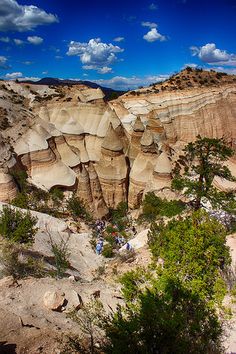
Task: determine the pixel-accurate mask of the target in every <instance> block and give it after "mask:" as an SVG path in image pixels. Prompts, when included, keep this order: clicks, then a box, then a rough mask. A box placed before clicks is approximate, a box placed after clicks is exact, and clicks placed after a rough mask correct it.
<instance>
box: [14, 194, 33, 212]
mask: <svg viewBox="0 0 236 354" xmlns="http://www.w3.org/2000/svg"><path fill="white" fill-rule="evenodd" d="M11 204H12V205H14V206H16V207H18V208H21V209H28V208H29V197H28V194H26V193H22V192H20V193H18V194H17V196H16V197H15V198H14V199H13V200H12V201H11Z"/></svg>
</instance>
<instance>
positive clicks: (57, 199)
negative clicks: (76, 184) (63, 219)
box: [50, 187, 64, 204]
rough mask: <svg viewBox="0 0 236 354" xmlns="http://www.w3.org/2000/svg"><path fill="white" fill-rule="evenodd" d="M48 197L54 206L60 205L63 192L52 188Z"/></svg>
mask: <svg viewBox="0 0 236 354" xmlns="http://www.w3.org/2000/svg"><path fill="white" fill-rule="evenodd" d="M50 195H51V198H52V200H53V202H54V203H55V204H60V203H61V202H62V201H63V199H64V193H63V191H62V190H61V189H59V188H57V187H53V188H52V189H51V190H50Z"/></svg>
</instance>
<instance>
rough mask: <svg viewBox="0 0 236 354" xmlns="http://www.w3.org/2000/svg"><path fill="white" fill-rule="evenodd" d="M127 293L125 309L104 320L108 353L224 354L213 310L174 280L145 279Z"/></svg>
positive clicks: (105, 350) (164, 278) (120, 308)
mask: <svg viewBox="0 0 236 354" xmlns="http://www.w3.org/2000/svg"><path fill="white" fill-rule="evenodd" d="M131 280H132V279H131ZM131 280H130V281H131ZM138 281H139V280H138V279H134V281H133V283H134V284H135V285H136V284H137V283H138ZM147 284H148V285H147ZM145 285H146V286H145ZM128 286H130V285H128ZM125 290H126V287H125ZM132 290H133V291H132ZM123 294H124V289H123ZM127 294H128V298H127V297H126V295H125V294H124V299H125V306H123V307H121V306H119V307H118V308H117V311H116V312H114V313H112V314H111V315H110V316H107V317H105V318H104V322H103V329H104V330H105V334H106V340H107V342H106V343H105V348H103V351H104V352H105V353H106V354H123V353H130V354H136V353H140V354H141V353H150V354H151V353H152V354H154V353H166V354H172V353H175V354H183V353H191V354H195V353H198V354H205V353H215V354H219V353H223V348H222V342H221V340H222V326H221V324H220V321H219V319H218V317H217V313H216V311H215V309H213V308H212V307H211V306H209V304H208V302H207V301H206V300H204V299H201V298H200V297H199V296H198V294H197V293H193V292H192V291H191V290H190V289H188V287H186V285H185V283H184V282H183V281H180V280H179V279H178V277H177V275H172V276H170V275H166V274H163V275H161V276H159V278H158V279H155V280H151V281H148V283H147V280H146V281H144V282H143V283H141V287H138V289H137V286H134V287H133V288H132V289H131V291H128V293H127ZM131 294H132V297H131Z"/></svg>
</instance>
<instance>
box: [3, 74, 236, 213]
mask: <svg viewBox="0 0 236 354" xmlns="http://www.w3.org/2000/svg"><path fill="white" fill-rule="evenodd" d="M203 74H204V75H208V76H209V75H210V74H209V73H208V74H205V72H203ZM203 74H202V75H203ZM183 75H185V76H186V77H189V79H188V80H189V81H186V80H182V81H183V82H184V84H185V86H183V85H182V84H181V85H182V86H180V84H179V82H181V80H180V79H179V78H180V77H181V75H180V74H179V76H177V77H178V78H177V79H176V77H175V78H174V79H173V78H172V79H171V80H169V81H167V82H165V83H162V84H159V85H153V86H152V87H150V88H148V89H141V90H137V91H132V92H129V93H127V94H125V95H123V96H121V97H119V98H118V99H116V100H114V101H111V102H105V101H104V94H103V93H102V91H101V90H100V89H91V88H88V87H86V86H83V85H75V86H64V87H54V86H50V87H48V86H44V85H41V86H39V85H27V84H17V83H13V82H2V83H1V87H0V107H1V112H0V113H1V114H0V115H1V116H0V127H1V141H0V150H1V154H0V155H1V156H0V200H1V201H4V202H5V201H9V200H10V199H12V198H14V197H15V195H16V193H17V185H16V183H15V181H14V179H13V178H12V176H11V172H12V171H14V169H15V168H16V166H17V168H21V169H25V170H26V171H27V174H28V177H29V179H30V181H31V182H32V183H33V184H34V185H36V186H38V187H40V188H42V189H45V190H49V189H50V188H52V187H53V186H59V187H62V188H64V189H70V190H74V191H76V193H77V194H78V195H79V196H80V197H81V198H82V199H84V200H85V201H87V203H88V205H89V206H90V207H91V209H92V210H93V211H94V212H95V213H96V214H97V215H98V216H102V215H104V214H106V213H107V210H108V208H109V207H112V208H114V207H116V206H117V205H118V203H119V202H121V201H129V205H130V207H135V206H137V205H139V203H140V201H141V200H142V197H143V194H144V193H146V192H147V191H150V190H154V191H156V192H157V193H161V194H163V195H165V196H167V197H170V198H171V197H173V193H172V192H171V190H170V184H171V169H172V166H173V163H174V161H175V160H176V158H177V156H178V154H179V153H180V151H181V149H182V148H183V146H184V145H185V144H186V143H188V142H189V141H193V140H194V139H195V137H196V136H197V135H198V134H200V135H201V136H207V137H218V138H219V137H222V136H224V137H225V139H226V140H227V141H228V142H229V144H230V145H231V146H232V147H233V148H234V149H236V83H235V78H234V77H227V78H226V77H225V76H224V77H223V81H221V82H220V79H219V80H218V81H219V82H217V81H216V80H217V79H216V78H217V74H214V75H215V76H216V78H215V79H214V80H215V81H214V82H213V83H212V82H210V84H207V85H206V84H200V79H199V81H197V84H196V85H195V84H194V82H195V81H196V77H194V76H193V75H192V76H191V75H190V74H189V72H187V71H184V72H183V73H182V76H183ZM211 75H213V74H211ZM194 80H195V81H194ZM204 80H206V79H204ZM178 85H179V86H178ZM228 166H229V168H230V169H231V171H232V173H233V174H234V175H236V160H235V159H234V158H233V159H232V160H230V161H229V162H228ZM214 183H215V185H216V186H217V187H218V188H220V189H222V190H236V185H235V183H233V182H228V181H225V180H221V179H216V180H215V181H214Z"/></svg>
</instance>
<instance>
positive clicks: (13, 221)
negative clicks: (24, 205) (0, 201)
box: [0, 206, 37, 243]
mask: <svg viewBox="0 0 236 354" xmlns="http://www.w3.org/2000/svg"><path fill="white" fill-rule="evenodd" d="M36 223H37V218H35V217H33V216H31V214H30V213H29V212H27V213H23V212H21V211H20V210H17V209H14V208H10V207H8V206H4V207H3V210H2V212H1V213H0V234H1V235H2V236H3V237H5V238H6V239H7V240H9V241H13V242H18V243H32V242H33V240H34V236H35V234H36V232H37V228H36V227H35V225H36Z"/></svg>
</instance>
